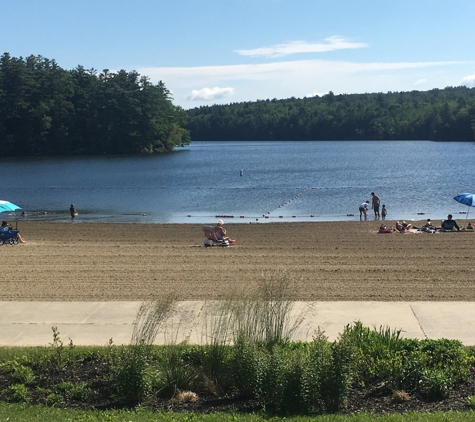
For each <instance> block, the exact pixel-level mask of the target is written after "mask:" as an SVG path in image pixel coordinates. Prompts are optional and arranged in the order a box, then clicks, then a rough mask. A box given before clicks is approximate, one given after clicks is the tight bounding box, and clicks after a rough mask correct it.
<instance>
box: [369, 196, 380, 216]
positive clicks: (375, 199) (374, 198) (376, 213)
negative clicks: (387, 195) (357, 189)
mask: <svg viewBox="0 0 475 422" xmlns="http://www.w3.org/2000/svg"><path fill="white" fill-rule="evenodd" d="M371 197H372V199H371V208H373V211H374V219H375V220H379V204H380V202H379V196H378V195H376V194H375V193H374V192H371Z"/></svg>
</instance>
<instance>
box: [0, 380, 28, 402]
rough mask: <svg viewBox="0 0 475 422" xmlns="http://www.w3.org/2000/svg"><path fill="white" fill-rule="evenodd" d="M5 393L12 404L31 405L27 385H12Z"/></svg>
mask: <svg viewBox="0 0 475 422" xmlns="http://www.w3.org/2000/svg"><path fill="white" fill-rule="evenodd" d="M3 393H4V396H5V398H6V400H7V401H9V402H11V403H29V402H30V400H31V394H30V390H28V387H27V386H26V385H25V384H12V385H10V386H9V387H7V388H6V389H5V390H4V392H3Z"/></svg>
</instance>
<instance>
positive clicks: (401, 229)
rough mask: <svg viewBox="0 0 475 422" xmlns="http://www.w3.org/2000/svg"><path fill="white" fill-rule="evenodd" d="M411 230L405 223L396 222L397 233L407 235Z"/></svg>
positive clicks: (409, 225) (410, 226)
mask: <svg viewBox="0 0 475 422" xmlns="http://www.w3.org/2000/svg"><path fill="white" fill-rule="evenodd" d="M411 228H412V225H411V224H408V223H406V222H405V221H403V222H402V223H400V222H399V221H396V230H397V231H398V232H399V233H408V232H409V231H410V229H411Z"/></svg>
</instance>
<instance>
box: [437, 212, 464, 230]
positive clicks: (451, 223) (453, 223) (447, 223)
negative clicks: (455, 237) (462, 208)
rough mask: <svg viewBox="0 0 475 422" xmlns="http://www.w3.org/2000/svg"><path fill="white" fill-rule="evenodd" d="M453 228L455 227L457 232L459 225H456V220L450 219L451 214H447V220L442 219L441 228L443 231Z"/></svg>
mask: <svg viewBox="0 0 475 422" xmlns="http://www.w3.org/2000/svg"><path fill="white" fill-rule="evenodd" d="M454 229H457V231H458V232H459V231H460V227H459V226H458V224H457V222H456V221H455V220H452V214H449V215H448V216H447V220H444V221H442V227H441V230H442V231H443V232H452V231H454Z"/></svg>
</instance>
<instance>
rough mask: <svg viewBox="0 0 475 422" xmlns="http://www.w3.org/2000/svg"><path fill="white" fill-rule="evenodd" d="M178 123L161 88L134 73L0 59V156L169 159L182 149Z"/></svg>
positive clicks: (180, 113)
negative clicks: (149, 156)
mask: <svg viewBox="0 0 475 422" xmlns="http://www.w3.org/2000/svg"><path fill="white" fill-rule="evenodd" d="M185 123H186V114H185V112H184V110H183V109H182V108H181V107H177V106H174V105H173V104H172V102H171V95H170V92H169V91H168V90H167V89H166V87H165V85H164V84H163V82H159V83H158V84H156V85H153V84H151V83H150V81H149V80H148V78H146V77H143V76H142V77H141V76H140V75H139V74H138V73H137V72H134V71H132V72H126V71H125V70H120V71H119V72H117V73H113V72H109V71H108V70H104V71H103V72H102V73H100V74H98V73H97V71H96V70H94V69H90V70H86V69H84V68H83V67H82V66H78V67H77V68H76V69H73V70H71V71H67V70H64V69H62V68H61V67H59V66H58V64H57V63H56V62H55V61H54V60H48V59H46V58H44V57H41V56H33V55H32V56H29V57H27V58H26V59H24V58H22V57H20V58H14V57H11V56H10V55H9V54H8V53H4V54H3V55H2V56H1V58H0V139H2V148H1V149H0V156H15V155H22V156H30V155H70V154H139V153H156V152H167V151H173V149H174V148H175V147H180V146H184V145H187V144H189V142H190V136H189V132H188V131H187V130H185V129H183V126H184V125H185Z"/></svg>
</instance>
